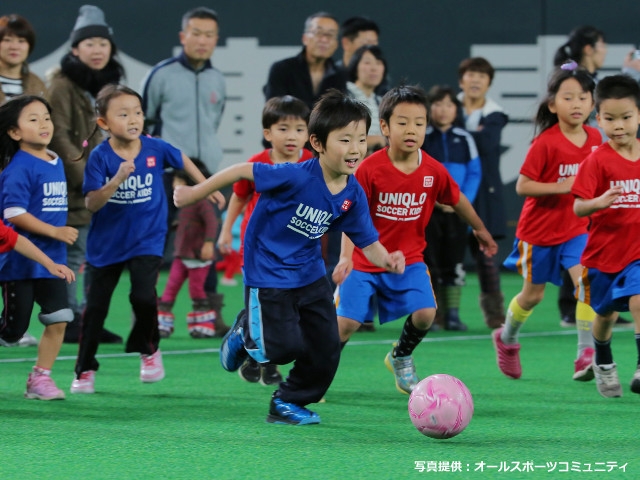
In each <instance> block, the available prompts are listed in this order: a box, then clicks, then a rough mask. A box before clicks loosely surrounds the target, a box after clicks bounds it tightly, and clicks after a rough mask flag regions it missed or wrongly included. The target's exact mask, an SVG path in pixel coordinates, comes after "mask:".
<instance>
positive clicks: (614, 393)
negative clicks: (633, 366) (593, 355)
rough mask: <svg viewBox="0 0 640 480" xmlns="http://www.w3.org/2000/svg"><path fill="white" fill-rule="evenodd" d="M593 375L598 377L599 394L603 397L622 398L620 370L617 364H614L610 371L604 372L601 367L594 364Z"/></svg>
mask: <svg viewBox="0 0 640 480" xmlns="http://www.w3.org/2000/svg"><path fill="white" fill-rule="evenodd" d="M593 373H594V375H595V377H596V387H598V392H599V393H600V395H602V396H603V397H607V398H612V397H621V396H622V385H620V379H619V378H618V369H617V367H616V364H615V363H614V364H612V367H611V368H610V369H609V370H604V369H603V368H601V367H600V366H598V365H596V362H595V361H594V362H593Z"/></svg>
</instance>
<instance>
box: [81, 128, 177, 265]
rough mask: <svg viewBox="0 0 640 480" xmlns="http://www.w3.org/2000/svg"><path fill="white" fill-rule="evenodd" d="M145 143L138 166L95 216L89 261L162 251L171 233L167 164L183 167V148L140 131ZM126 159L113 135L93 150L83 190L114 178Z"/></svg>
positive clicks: (105, 261) (109, 261)
mask: <svg viewBox="0 0 640 480" xmlns="http://www.w3.org/2000/svg"><path fill="white" fill-rule="evenodd" d="M140 140H141V142H142V148H141V149H140V153H139V154H138V156H137V157H136V158H135V160H134V164H135V171H134V172H133V173H132V174H131V175H129V177H128V178H127V179H126V180H125V181H124V182H122V183H121V184H120V185H119V186H118V189H117V190H116V191H115V193H114V194H113V195H112V196H111V198H110V199H109V200H108V201H107V203H106V204H105V205H104V206H103V207H102V208H101V209H100V210H98V211H97V212H95V213H94V214H93V215H92V217H91V225H90V226H89V234H88V236H87V261H88V262H89V263H90V264H91V265H93V266H95V267H104V266H106V265H112V264H114V263H120V262H124V261H126V260H129V259H131V258H133V257H137V256H140V255H154V256H158V257H162V254H163V251H164V242H165V236H166V234H167V199H166V195H165V192H164V186H163V183H162V173H163V170H164V168H166V167H172V168H175V169H179V170H181V169H182V168H184V165H183V163H182V153H181V152H180V150H178V149H177V148H175V147H172V146H171V145H169V144H168V143H166V142H165V141H163V140H160V139H157V138H149V137H140ZM123 161H124V160H123V159H122V158H121V157H119V156H118V155H117V154H116V153H115V152H114V151H113V148H111V145H110V144H109V141H108V140H105V141H104V142H102V143H101V144H100V145H98V146H97V147H96V148H95V149H94V150H93V151H92V152H91V155H89V160H88V161H87V167H86V168H85V172H84V183H83V185H82V191H83V193H84V195H85V196H86V195H87V193H89V192H91V191H94V190H99V189H100V188H102V187H103V186H104V185H106V184H107V183H108V182H109V180H110V179H111V178H113V177H114V176H115V175H116V173H117V171H118V168H119V167H120V164H121V163H122V162H123Z"/></svg>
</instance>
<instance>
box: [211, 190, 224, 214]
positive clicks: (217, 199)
mask: <svg viewBox="0 0 640 480" xmlns="http://www.w3.org/2000/svg"><path fill="white" fill-rule="evenodd" d="M207 198H209V201H210V202H211V203H213V204H216V205H218V208H219V209H220V210H222V209H224V206H225V205H226V204H227V199H226V198H224V195H223V194H222V193H220V192H219V191H217V192H213V193H212V194H211V195H209V197H207Z"/></svg>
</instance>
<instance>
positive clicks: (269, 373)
mask: <svg viewBox="0 0 640 480" xmlns="http://www.w3.org/2000/svg"><path fill="white" fill-rule="evenodd" d="M281 381H282V375H281V374H280V372H279V371H278V366H277V365H276V364H275V363H265V364H264V365H261V366H260V383H261V384H262V385H264V386H265V387H267V386H269V385H278V384H279V383H280V382H281Z"/></svg>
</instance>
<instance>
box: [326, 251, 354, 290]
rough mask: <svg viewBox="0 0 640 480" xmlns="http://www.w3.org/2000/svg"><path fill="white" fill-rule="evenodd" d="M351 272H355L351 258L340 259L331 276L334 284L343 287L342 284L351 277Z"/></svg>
mask: <svg viewBox="0 0 640 480" xmlns="http://www.w3.org/2000/svg"><path fill="white" fill-rule="evenodd" d="M351 270H353V261H352V260H351V259H350V258H340V260H339V261H338V264H337V265H336V267H335V268H334V269H333V273H332V274H331V279H332V280H333V283H335V284H336V285H342V282H344V280H345V279H346V278H347V277H348V276H349V274H350V273H351Z"/></svg>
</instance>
